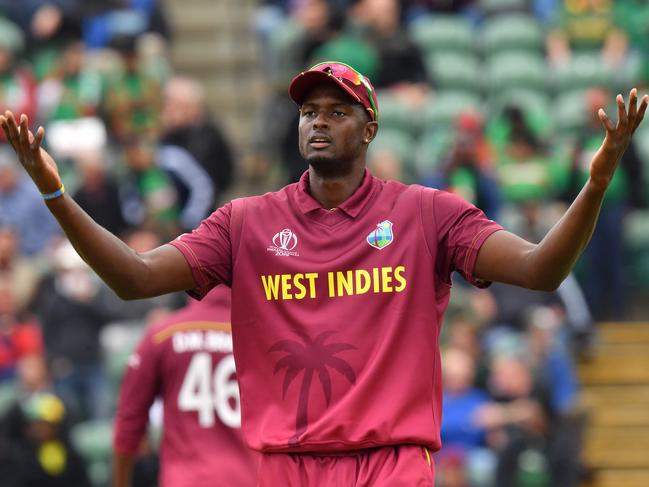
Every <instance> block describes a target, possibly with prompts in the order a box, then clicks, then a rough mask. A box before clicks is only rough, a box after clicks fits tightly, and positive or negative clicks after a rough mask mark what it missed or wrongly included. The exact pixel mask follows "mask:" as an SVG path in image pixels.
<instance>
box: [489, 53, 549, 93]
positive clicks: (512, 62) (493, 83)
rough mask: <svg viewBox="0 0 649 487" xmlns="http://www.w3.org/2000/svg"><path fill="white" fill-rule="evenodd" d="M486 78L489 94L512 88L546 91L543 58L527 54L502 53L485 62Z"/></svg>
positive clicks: (546, 79) (546, 76)
mask: <svg viewBox="0 0 649 487" xmlns="http://www.w3.org/2000/svg"><path fill="white" fill-rule="evenodd" d="M486 71H487V72H486V76H487V81H488V86H489V93H490V94H494V93H499V92H502V91H504V90H509V89H513V88H528V89H534V90H537V91H546V90H547V87H548V73H547V71H548V69H547V64H546V62H545V58H543V57H542V56H533V55H530V53H529V52H503V53H500V54H497V55H494V56H492V57H491V58H489V59H488V61H487V69H486Z"/></svg>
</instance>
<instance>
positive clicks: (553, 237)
mask: <svg viewBox="0 0 649 487" xmlns="http://www.w3.org/2000/svg"><path fill="white" fill-rule="evenodd" d="M648 101H649V97H647V96H646V95H645V96H644V97H643V98H642V101H641V103H640V106H639V107H638V105H637V91H636V90H635V89H633V90H631V92H630V94H629V108H628V109H626V107H625V104H624V99H623V98H622V96H621V95H618V97H617V106H618V121H617V123H613V122H612V121H611V120H610V119H609V118H608V116H607V115H606V114H605V113H604V110H602V109H600V110H599V112H598V116H599V119H600V121H601V122H602V125H603V127H604V129H605V130H606V136H605V137H604V141H603V142H602V146H601V147H600V149H599V150H598V151H597V153H596V154H595V156H594V157H593V160H592V162H591V168H590V178H589V180H588V182H587V183H586V184H585V186H584V188H583V189H582V191H581V193H580V194H579V196H578V197H577V198H576V199H575V201H574V202H573V203H572V205H571V206H570V208H569V209H568V210H567V211H566V213H565V215H564V216H563V217H562V218H561V220H560V221H559V222H557V223H556V224H555V226H554V227H553V228H552V229H551V230H550V231H549V232H548V234H547V235H546V236H545V238H544V239H543V240H542V241H541V242H540V243H539V244H533V243H530V242H527V241H525V240H523V239H522V238H520V237H518V236H516V235H514V234H512V233H509V232H507V231H500V232H496V233H494V234H492V235H491V236H490V237H489V238H488V239H487V240H486V241H485V243H484V244H483V245H482V247H481V249H480V252H479V254H478V260H477V262H476V267H475V270H474V274H475V275H476V276H477V277H478V278H481V279H484V280H489V281H498V282H504V283H508V284H514V285H518V286H523V287H526V288H530V289H540V290H553V289H556V288H557V287H558V286H559V284H560V283H561V282H562V281H563V279H564V278H565V276H566V275H567V274H568V273H569V272H570V270H571V269H572V266H573V265H574V263H575V261H576V260H577V258H578V257H579V255H580V253H581V252H582V251H583V249H584V247H585V246H586V244H587V243H588V240H589V239H590V236H591V234H592V232H593V229H594V227H595V223H596V221H597V216H598V214H599V209H600V206H601V203H602V200H603V197H604V193H605V191H606V188H607V187H608V184H609V183H610V181H611V179H612V177H613V174H614V172H615V169H616V167H617V164H618V162H619V160H620V157H621V156H622V154H623V153H624V151H625V150H626V148H627V146H628V144H629V142H630V140H631V136H632V135H633V132H634V131H635V129H636V128H637V127H638V125H639V124H640V122H641V121H642V118H643V116H644V113H645V110H646V108H647V102H648ZM359 108H360V107H358V106H357V105H356V104H355V103H353V101H352V100H351V99H350V98H347V95H346V94H345V93H344V92H343V91H341V90H338V89H337V88H335V86H333V85H332V86H331V87H329V86H317V87H316V88H314V89H313V90H312V91H311V92H310V93H309V94H308V96H307V97H306V98H305V100H304V103H303V107H302V109H301V117H300V149H301V150H302V151H303V152H302V153H303V155H304V157H305V159H306V160H307V162H309V175H310V179H309V189H310V192H311V194H312V195H313V197H314V198H315V199H316V200H317V201H319V202H320V204H321V205H322V206H323V207H324V208H329V209H333V208H336V207H337V206H338V205H339V204H340V203H342V202H343V201H345V199H347V198H348V197H349V196H350V195H351V194H352V193H353V192H354V191H355V190H356V188H358V186H359V185H360V183H361V181H362V177H363V171H364V167H365V155H366V151H367V145H368V144H369V143H370V142H371V140H372V139H373V138H374V137H375V135H376V132H377V130H378V124H377V123H375V122H371V121H369V119H368V117H367V115H366V113H365V112H364V111H363V110H362V109H360V110H359ZM0 126H1V127H2V129H3V131H4V132H5V134H6V135H7V140H8V141H9V143H10V144H11V145H12V147H13V148H14V150H15V151H16V154H17V155H18V158H19V160H20V162H21V164H22V165H23V167H24V168H25V170H26V171H27V173H28V174H29V175H30V176H31V178H32V179H33V180H34V183H35V184H36V186H37V187H38V188H39V190H40V191H41V192H42V193H49V192H53V191H56V190H57V189H58V188H59V187H60V186H61V180H60V178H59V175H58V171H57V169H56V164H55V162H54V160H53V159H52V158H51V157H50V156H49V154H48V153H47V152H46V151H45V150H44V149H42V148H41V143H42V140H43V135H44V131H43V128H42V127H41V128H39V129H38V131H37V132H36V134H35V135H34V134H32V133H31V132H30V130H29V128H28V120H27V117H26V116H25V115H22V116H21V117H20V123H17V122H16V120H15V118H14V116H13V114H12V113H11V112H9V111H7V112H5V115H4V116H0ZM314 137H315V138H314ZM46 204H47V206H48V208H49V209H50V211H51V212H52V214H53V215H54V216H55V217H56V219H57V220H58V222H59V224H60V225H61V228H62V229H63V231H64V232H65V234H66V235H67V236H68V238H69V239H70V241H71V242H72V244H73V245H74V247H75V248H76V249H77V251H78V252H79V255H81V257H82V258H83V259H84V260H85V261H86V262H87V263H88V264H89V265H90V266H91V267H92V268H93V269H94V270H95V272H96V273H97V274H98V275H99V276H100V277H101V278H102V279H103V280H104V281H106V283H107V284H108V285H109V286H110V287H111V288H112V289H113V290H114V291H115V292H116V293H117V294H118V296H120V297H121V298H123V299H138V298H146V297H151V296H156V295H160V294H165V293H169V292H172V291H181V290H185V289H192V288H194V287H195V286H196V284H195V282H194V279H193V276H192V273H191V270H190V267H189V265H188V264H187V262H186V260H185V259H184V257H183V256H182V254H181V253H180V252H179V251H178V250H177V249H176V248H175V247H173V246H171V245H163V246H161V247H158V248H157V249H154V250H152V251H149V252H144V253H139V252H135V251H134V250H132V249H130V248H129V247H128V246H127V245H126V244H124V243H123V242H122V241H121V240H119V239H118V238H117V237H115V236H114V235H112V234H111V233H110V232H108V231H107V230H105V229H103V228H102V227H101V226H99V225H98V224H96V223H95V222H94V221H93V220H92V219H91V218H90V217H89V216H88V215H87V214H86V213H85V212H84V211H83V210H82V209H81V208H80V207H79V206H78V205H77V204H76V203H75V202H74V201H73V200H72V198H70V197H69V196H68V195H67V194H64V195H63V196H61V197H59V198H56V199H53V200H50V201H48V202H47V203H46Z"/></svg>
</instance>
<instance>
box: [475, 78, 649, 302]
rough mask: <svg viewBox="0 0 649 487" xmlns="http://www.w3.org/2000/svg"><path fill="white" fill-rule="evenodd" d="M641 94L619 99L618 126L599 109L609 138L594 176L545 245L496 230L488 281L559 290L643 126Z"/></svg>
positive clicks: (486, 262) (488, 254)
mask: <svg viewBox="0 0 649 487" xmlns="http://www.w3.org/2000/svg"><path fill="white" fill-rule="evenodd" d="M637 98H638V94H637V90H636V89H635V88H634V89H633V90H631V93H630V94H629V108H628V110H627V109H626V107H625V105H624V98H623V97H622V95H618V96H617V98H616V101H617V108H618V121H617V125H616V124H614V123H613V122H612V121H611V120H610V119H609V118H608V116H607V115H606V113H605V112H604V110H603V109H601V108H600V109H599V111H598V116H599V119H600V121H601V122H602V125H603V126H604V128H605V129H606V136H605V137H604V141H603V142H602V145H601V146H600V148H599V150H598V151H597V153H596V154H595V156H594V157H593V159H592V161H591V163H590V177H589V179H588V181H587V182H586V184H585V185H584V187H583V188H582V190H581V192H580V193H579V195H578V196H577V198H576V199H575V201H573V203H572V204H571V205H570V207H569V208H568V210H567V211H566V213H565V214H564V215H563V217H561V219H560V220H559V221H558V222H557V223H556V224H555V225H554V226H553V227H552V229H551V230H550V231H549V232H548V234H547V235H546V236H545V237H544V238H543V240H542V241H541V242H540V243H539V244H536V245H535V244H532V243H530V242H527V241H525V240H523V239H522V238H520V237H518V236H516V235H514V234H512V233H509V232H496V233H494V234H493V235H491V236H490V237H489V238H488V239H487V240H486V241H485V242H484V244H483V245H482V248H481V249H480V252H479V254H478V259H477V261H476V266H475V270H474V274H475V275H476V276H477V277H479V278H481V279H485V280H488V281H498V282H505V283H508V284H514V285H517V286H523V287H526V288H530V289H539V290H544V291H551V290H555V289H556V288H557V287H558V286H559V284H561V282H562V281H563V279H565V277H566V276H567V275H568V273H569V272H570V270H571V269H572V267H573V266H574V264H575V262H576V261H577V258H578V257H579V255H580V254H581V252H582V251H583V250H584V248H585V247H586V245H587V244H588V241H589V240H590V237H591V235H592V233H593V230H594V228H595V224H596V223H597V217H598V215H599V210H600V207H601V205H602V201H603V199H604V193H605V192H606V188H607V187H608V185H609V183H610V182H611V179H613V175H614V173H615V169H616V168H617V165H618V163H619V161H620V158H621V157H622V154H623V153H624V151H625V150H626V148H627V146H628V145H629V142H630V141H631V137H632V135H633V132H635V129H636V128H637V127H638V125H639V124H640V122H641V121H642V118H643V117H644V113H645V110H646V109H647V103H648V101H649V96H647V95H645V96H643V98H642V101H641V103H640V107H637Z"/></svg>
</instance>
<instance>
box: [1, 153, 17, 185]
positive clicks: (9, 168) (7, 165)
mask: <svg viewBox="0 0 649 487" xmlns="http://www.w3.org/2000/svg"><path fill="white" fill-rule="evenodd" d="M17 184H18V168H17V167H16V164H15V163H14V162H13V161H8V160H6V159H3V156H2V155H0V191H2V192H6V193H8V192H10V191H13V190H14V189H15V188H16V185H17Z"/></svg>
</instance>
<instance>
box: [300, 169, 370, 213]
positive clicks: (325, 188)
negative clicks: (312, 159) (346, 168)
mask: <svg viewBox="0 0 649 487" xmlns="http://www.w3.org/2000/svg"><path fill="white" fill-rule="evenodd" d="M364 174H365V166H364V165H357V166H356V165H355V166H354V167H353V168H352V171H351V172H350V173H348V174H346V175H341V176H323V175H322V174H319V173H318V172H317V171H316V169H314V168H313V166H309V192H310V193H311V196H313V197H314V198H315V199H316V200H317V201H318V203H320V205H322V207H323V208H325V209H327V210H331V209H333V208H336V207H337V206H339V205H340V204H341V203H342V202H343V201H345V200H346V199H347V198H349V197H350V196H351V195H352V194H353V193H354V191H356V189H357V188H358V187H359V186H360V185H361V182H362V181H363V175H364Z"/></svg>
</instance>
